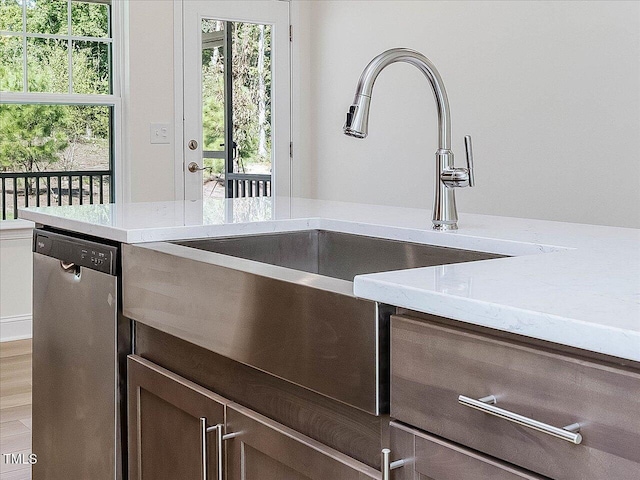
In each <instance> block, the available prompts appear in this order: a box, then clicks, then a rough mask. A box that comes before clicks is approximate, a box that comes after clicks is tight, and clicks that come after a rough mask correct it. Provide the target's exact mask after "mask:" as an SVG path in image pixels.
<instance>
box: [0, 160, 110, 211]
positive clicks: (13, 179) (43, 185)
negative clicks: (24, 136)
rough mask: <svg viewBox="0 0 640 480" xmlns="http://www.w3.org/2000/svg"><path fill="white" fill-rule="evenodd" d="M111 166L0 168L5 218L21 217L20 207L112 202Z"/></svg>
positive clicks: (0, 185) (0, 184)
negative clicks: (38, 169)
mask: <svg viewBox="0 0 640 480" xmlns="http://www.w3.org/2000/svg"><path fill="white" fill-rule="evenodd" d="M112 185H113V172H112V171H111V170H76V171H59V172H0V187H1V192H0V193H1V194H2V197H1V200H0V201H1V202H2V220H7V219H11V218H18V208H20V207H34V206H35V207H40V206H45V205H47V206H50V205H82V204H85V203H90V204H93V203H109V202H112V201H113V199H114V191H113V188H112Z"/></svg>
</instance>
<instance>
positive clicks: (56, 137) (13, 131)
mask: <svg viewBox="0 0 640 480" xmlns="http://www.w3.org/2000/svg"><path fill="white" fill-rule="evenodd" d="M64 116H65V112H64V107H63V106H51V105H2V104H0V166H1V167H2V168H3V169H6V168H11V169H19V170H24V171H29V172H31V171H33V170H34V169H35V170H41V169H43V168H44V167H45V166H46V164H48V163H53V162H55V161H57V160H58V152H60V151H61V150H63V149H65V148H66V147H67V145H68V142H67V139H66V135H65V134H64V132H63V131H61V130H60V129H58V128H57V126H58V125H60V123H61V122H62V121H63V120H64Z"/></svg>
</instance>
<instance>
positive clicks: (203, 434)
mask: <svg viewBox="0 0 640 480" xmlns="http://www.w3.org/2000/svg"><path fill="white" fill-rule="evenodd" d="M222 429H223V425H222V424H221V423H219V424H217V425H214V426H213V427H207V419H206V418H205V417H200V459H201V461H202V468H201V469H200V471H201V472H202V480H209V462H208V458H207V452H208V450H207V433H209V432H213V431H214V430H215V432H216V457H217V460H218V476H217V477H216V480H222V479H223V475H222Z"/></svg>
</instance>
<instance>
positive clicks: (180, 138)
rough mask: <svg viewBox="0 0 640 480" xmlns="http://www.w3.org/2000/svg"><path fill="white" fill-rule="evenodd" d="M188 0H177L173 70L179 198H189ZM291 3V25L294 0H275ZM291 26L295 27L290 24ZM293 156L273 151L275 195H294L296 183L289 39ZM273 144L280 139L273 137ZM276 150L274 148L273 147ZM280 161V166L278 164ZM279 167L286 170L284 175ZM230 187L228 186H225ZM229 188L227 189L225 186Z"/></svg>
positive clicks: (289, 129) (290, 60) (176, 190)
mask: <svg viewBox="0 0 640 480" xmlns="http://www.w3.org/2000/svg"><path fill="white" fill-rule="evenodd" d="M184 1H185V0H173V72H174V129H173V130H174V158H175V161H174V198H175V200H178V201H181V200H185V193H186V192H185V175H186V165H185V163H186V162H185V148H186V144H185V139H186V136H185V131H184V127H185V111H184V107H185V101H184V87H185V82H184V14H183V5H184ZM271 1H280V2H286V3H289V24H291V6H290V0H271ZM289 28H291V27H290V26H289ZM288 55H289V76H288V81H289V126H288V127H289V128H288V134H289V142H288V143H289V146H288V149H289V155H288V156H281V157H280V158H279V157H278V156H277V155H276V153H275V150H273V158H272V173H271V192H272V193H271V195H272V197H275V196H276V195H277V196H278V197H285V198H291V192H292V182H293V171H292V169H293V166H292V163H293V149H292V145H293V143H292V142H293V75H292V71H293V70H292V69H293V58H292V55H293V51H292V48H291V41H290V42H289V49H288ZM272 142H273V143H272V144H275V143H276V142H275V141H274V140H273V139H272ZM272 149H273V147H272ZM276 164H277V166H276ZM278 170H280V171H284V174H283V175H280V174H279V173H278ZM225 187H226V186H225ZM225 190H226V188H225Z"/></svg>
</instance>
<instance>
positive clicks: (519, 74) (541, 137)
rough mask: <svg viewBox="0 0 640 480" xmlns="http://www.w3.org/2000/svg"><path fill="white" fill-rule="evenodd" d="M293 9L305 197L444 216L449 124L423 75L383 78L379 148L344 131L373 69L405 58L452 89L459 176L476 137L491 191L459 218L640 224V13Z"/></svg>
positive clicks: (514, 7) (324, 4) (411, 5)
mask: <svg viewBox="0 0 640 480" xmlns="http://www.w3.org/2000/svg"><path fill="white" fill-rule="evenodd" d="M294 12H295V15H294V21H296V22H297V23H298V24H299V26H298V28H297V29H296V33H297V35H296V41H298V42H302V44H305V43H307V44H308V52H307V56H306V57H305V58H303V60H302V62H301V63H298V67H300V68H302V69H303V71H299V72H297V73H296V93H295V96H296V101H297V102H299V103H298V105H297V107H296V114H297V119H296V120H295V121H296V123H297V129H296V132H295V142H296V146H297V148H296V156H295V162H296V165H295V168H294V174H295V179H294V193H295V194H297V195H300V196H317V197H319V198H330V199H339V200H347V201H357V202H367V203H384V204H389V205H406V206H414V205H420V206H425V207H426V208H430V207H431V205H432V201H433V200H432V196H433V183H434V165H435V161H434V156H433V153H434V151H435V149H436V147H437V140H436V111H435V102H434V100H433V96H432V93H431V91H430V87H429V85H428V82H427V81H426V79H425V78H424V77H422V75H421V74H420V73H419V72H418V71H417V69H415V68H413V67H411V66H409V65H393V66H391V67H389V68H388V69H387V70H386V71H384V72H383V73H382V74H381V75H380V77H379V79H378V81H377V84H376V86H375V88H374V94H373V100H372V106H371V118H370V124H369V137H368V138H367V139H366V140H355V139H352V138H348V137H345V136H344V135H342V133H341V127H342V125H343V123H344V117H345V112H346V110H347V108H348V106H349V104H350V103H351V100H352V98H353V93H354V89H355V86H356V82H357V80H358V78H359V75H360V73H361V71H362V69H363V68H364V66H365V65H366V64H367V62H368V61H369V60H370V59H371V58H373V57H374V56H375V55H376V54H378V53H380V52H382V51H383V50H385V49H388V48H392V47H399V46H402V47H409V48H414V49H416V50H419V51H421V52H422V53H424V54H425V55H426V56H427V57H429V58H430V59H431V60H432V61H433V63H434V64H435V65H436V66H437V67H438V69H439V71H440V73H441V75H442V77H443V79H444V82H445V85H446V88H447V91H448V94H449V101H450V104H451V114H452V127H453V150H454V152H456V154H457V157H456V160H457V164H458V165H459V166H464V147H463V143H462V138H463V136H464V135H465V134H471V135H472V136H473V140H474V150H475V161H476V179H477V187H476V188H475V189H462V190H458V192H457V196H458V207H459V210H460V211H463V212H473V213H485V214H494V215H506V216H517V217H530V218H542V219H550V220H561V221H570V222H584V223H595V224H607V225H619V226H634V227H640V3H639V2H613V1H606V2H584V1H581V2H572V1H571V2H559V1H552V2H543V1H520V2H516V1H512V2H484V1H462V2H450V1H444V2H428V1H414V2H401V1H376V2H359V1H314V2H295V4H294ZM309 19H312V21H310V20H309ZM301 37H302V38H301ZM305 69H306V70H305Z"/></svg>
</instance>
